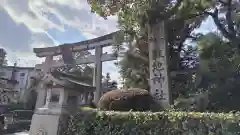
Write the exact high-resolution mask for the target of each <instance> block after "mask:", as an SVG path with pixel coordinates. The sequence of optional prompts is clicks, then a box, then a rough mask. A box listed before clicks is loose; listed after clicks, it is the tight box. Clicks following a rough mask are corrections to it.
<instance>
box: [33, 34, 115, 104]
mask: <svg viewBox="0 0 240 135" xmlns="http://www.w3.org/2000/svg"><path fill="white" fill-rule="evenodd" d="M115 34H116V32H113V33H110V34H108V35H104V36H101V37H98V38H94V39H91V40H86V41H81V42H77V43H70V44H63V45H59V46H56V47H47V48H34V53H36V56H37V57H40V58H42V57H45V61H44V62H43V63H42V64H38V65H36V69H40V70H41V71H42V72H43V74H46V73H49V72H50V71H51V68H57V67H63V66H67V65H71V66H74V65H80V64H89V63H94V64H95V67H94V76H93V86H95V87H96V92H95V93H94V102H95V103H96V102H98V100H99V99H100V97H101V91H102V86H101V84H102V82H101V80H102V62H104V61H111V60H117V56H116V55H115V54H114V53H111V54H107V53H104V54H103V53H102V48H103V47H107V46H112V45H113V44H114V35H115ZM92 49H95V55H90V56H88V57H86V58H78V59H76V60H74V59H73V53H74V52H81V51H87V50H92ZM57 55H62V58H63V59H62V60H53V57H54V56H57ZM46 95H47V91H46V90H44V89H41V90H38V99H37V103H36V108H39V107H41V106H43V105H44V103H45V98H46Z"/></svg>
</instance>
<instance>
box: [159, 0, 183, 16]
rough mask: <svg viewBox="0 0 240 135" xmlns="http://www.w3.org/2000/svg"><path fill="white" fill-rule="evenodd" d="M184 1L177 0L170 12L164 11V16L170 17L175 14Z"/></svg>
mask: <svg viewBox="0 0 240 135" xmlns="http://www.w3.org/2000/svg"><path fill="white" fill-rule="evenodd" d="M182 2H183V0H177V3H176V4H175V6H174V7H173V8H172V9H171V10H170V11H168V12H166V13H164V15H163V16H164V18H169V17H171V16H172V15H174V14H175V13H176V11H177V10H178V8H179V7H180V6H181V3H182Z"/></svg>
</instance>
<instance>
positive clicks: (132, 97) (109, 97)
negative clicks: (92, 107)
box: [98, 88, 154, 111]
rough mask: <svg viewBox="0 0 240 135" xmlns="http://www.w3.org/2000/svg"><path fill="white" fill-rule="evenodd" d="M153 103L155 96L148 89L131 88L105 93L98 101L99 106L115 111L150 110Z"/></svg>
mask: <svg viewBox="0 0 240 135" xmlns="http://www.w3.org/2000/svg"><path fill="white" fill-rule="evenodd" d="M153 104H154V100H153V97H152V96H151V95H150V94H149V92H148V91H147V90H144V89H139V88H130V89H126V90H121V89H119V90H113V91H109V92H107V93H105V94H104V95H103V96H102V97H101V99H100V100H99V102H98V108H100V109H101V110H114V111H130V110H134V111H149V110H150V109H151V106H152V105H153Z"/></svg>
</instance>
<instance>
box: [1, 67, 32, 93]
mask: <svg viewBox="0 0 240 135" xmlns="http://www.w3.org/2000/svg"><path fill="white" fill-rule="evenodd" d="M16 70H17V72H16V73H15V80H17V81H18V84H17V85H16V86H15V88H14V90H16V91H18V92H20V94H21V93H22V92H23V91H24V90H25V89H26V85H27V83H28V80H29V79H28V76H29V74H30V72H31V71H33V70H34V68H28V67H16ZM12 71H13V67H12V66H10V67H1V68H0V77H3V78H7V79H11V76H12Z"/></svg>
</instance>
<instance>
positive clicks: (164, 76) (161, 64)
mask: <svg viewBox="0 0 240 135" xmlns="http://www.w3.org/2000/svg"><path fill="white" fill-rule="evenodd" d="M148 34H149V37H148V38H149V39H148V43H149V72H150V80H149V81H150V93H151V95H153V97H154V99H155V100H156V101H157V102H158V103H159V104H161V105H162V106H163V107H164V108H167V107H169V106H170V87H169V74H168V58H167V57H168V54H167V53H168V46H167V41H166V37H165V25H164V21H161V22H159V23H157V24H152V25H149V29H148Z"/></svg>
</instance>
